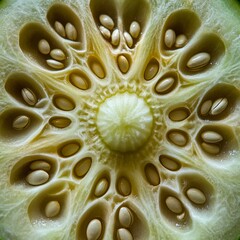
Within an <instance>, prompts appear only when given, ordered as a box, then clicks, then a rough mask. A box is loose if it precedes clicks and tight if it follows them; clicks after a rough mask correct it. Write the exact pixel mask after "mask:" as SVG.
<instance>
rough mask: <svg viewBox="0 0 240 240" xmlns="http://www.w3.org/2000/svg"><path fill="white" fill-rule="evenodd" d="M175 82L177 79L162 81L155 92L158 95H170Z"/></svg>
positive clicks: (169, 78) (171, 78) (158, 83)
mask: <svg viewBox="0 0 240 240" xmlns="http://www.w3.org/2000/svg"><path fill="white" fill-rule="evenodd" d="M174 82H175V79H174V78H173V77H168V78H165V79H162V80H160V81H158V82H157V84H156V87H155V90H156V92H157V93H168V92H169V91H170V90H171V88H172V86H173V84H174Z"/></svg>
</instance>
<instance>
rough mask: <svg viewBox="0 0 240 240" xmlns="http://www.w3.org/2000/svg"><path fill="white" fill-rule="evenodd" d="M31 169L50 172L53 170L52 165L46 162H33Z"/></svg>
mask: <svg viewBox="0 0 240 240" xmlns="http://www.w3.org/2000/svg"><path fill="white" fill-rule="evenodd" d="M29 167H30V169H31V170H43V171H49V170H50V169H51V165H50V164H49V163H48V162H46V161H44V160H36V161H33V162H31V164H30V166H29Z"/></svg>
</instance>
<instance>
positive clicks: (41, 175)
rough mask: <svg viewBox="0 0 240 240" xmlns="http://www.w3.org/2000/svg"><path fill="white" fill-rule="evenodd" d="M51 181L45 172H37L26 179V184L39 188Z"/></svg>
mask: <svg viewBox="0 0 240 240" xmlns="http://www.w3.org/2000/svg"><path fill="white" fill-rule="evenodd" d="M48 179H49V175H48V173H47V172H45V171H43V170H36V171H33V172H31V173H29V174H28V175H27V177H26V182H27V183H28V184H30V185H32V186H39V185H42V184H44V183H46V182H47V181H48Z"/></svg>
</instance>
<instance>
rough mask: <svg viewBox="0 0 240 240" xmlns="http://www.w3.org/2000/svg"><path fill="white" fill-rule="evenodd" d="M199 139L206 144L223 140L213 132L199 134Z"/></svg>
mask: <svg viewBox="0 0 240 240" xmlns="http://www.w3.org/2000/svg"><path fill="white" fill-rule="evenodd" d="M201 137H202V139H203V141H204V142H206V143H218V142H221V141H222V140H223V137H222V136H221V135H220V134H219V133H217V132H214V131H206V132H203V133H202V134H201Z"/></svg>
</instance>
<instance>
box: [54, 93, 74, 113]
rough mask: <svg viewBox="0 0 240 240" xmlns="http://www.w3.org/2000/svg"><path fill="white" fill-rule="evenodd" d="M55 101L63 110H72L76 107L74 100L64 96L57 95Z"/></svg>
mask: <svg viewBox="0 0 240 240" xmlns="http://www.w3.org/2000/svg"><path fill="white" fill-rule="evenodd" d="M53 102H54V105H55V106H56V107H57V108H59V109H61V110H63V111H71V110H73V109H74V108H75V104H74V103H73V101H72V100H71V99H69V98H67V97H64V96H57V97H55V98H54V100H53Z"/></svg>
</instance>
